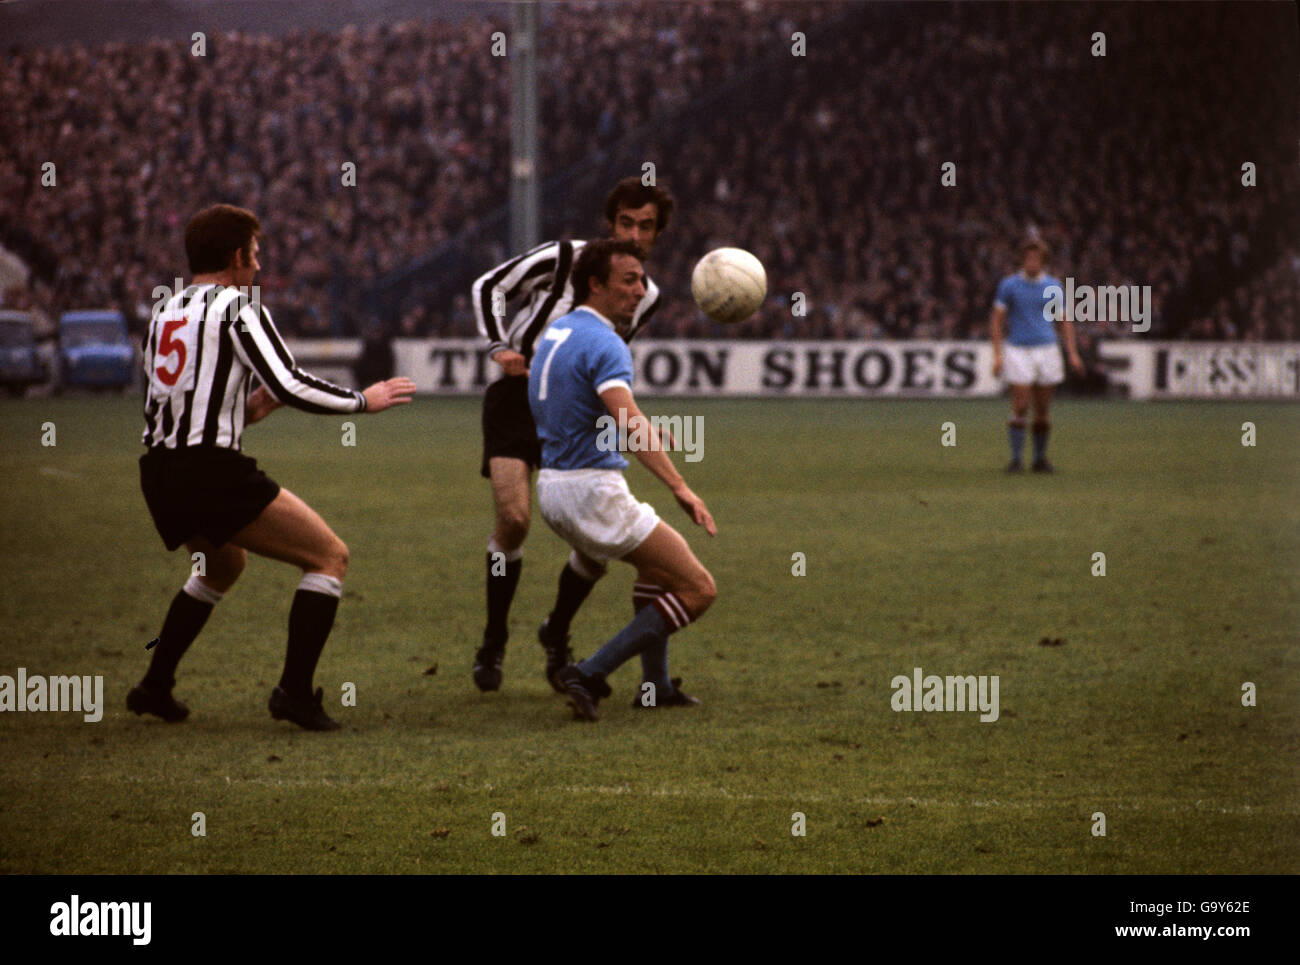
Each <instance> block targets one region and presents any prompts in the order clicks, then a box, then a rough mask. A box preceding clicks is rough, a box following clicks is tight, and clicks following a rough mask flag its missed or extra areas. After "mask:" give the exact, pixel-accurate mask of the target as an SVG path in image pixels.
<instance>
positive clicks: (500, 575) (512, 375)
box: [471, 177, 675, 691]
mask: <svg viewBox="0 0 1300 965" xmlns="http://www.w3.org/2000/svg"><path fill="white" fill-rule="evenodd" d="M674 206H675V202H674V200H673V197H672V195H671V194H669V193H668V192H667V191H666V190H664V189H663V188H661V187H658V186H655V185H645V184H643V183H642V182H641V179H640V178H637V177H628V178H624V179H623V180H621V181H619V182H618V184H617V185H615V186H614V189H613V190H612V191H611V192H610V193H609V195H608V197H606V199H605V219H606V222H607V227H608V229H609V231H610V234H611V235H612V236H613V237H614V238H616V239H619V240H623V241H632V242H635V243H637V244H638V245H640V246H641V249H642V251H644V252H645V253H647V254H648V253H649V251H650V250H651V248H652V247H653V246H654V244H655V242H656V241H657V240H658V238H659V236H660V235H661V234H662V233H663V230H664V229H665V228H666V227H667V226H668V221H669V219H670V218H671V217H672V213H673V208H674ZM586 244H587V242H585V241H549V242H547V243H545V244H542V245H538V246H537V247H536V248H533V249H532V250H531V251H527V252H525V253H524V254H522V255H519V256H518V257H516V258H512V259H510V260H509V261H507V262H505V263H504V264H501V265H498V266H496V267H495V268H493V269H492V270H491V271H489V272H487V273H485V274H484V275H483V276H482V277H480V278H479V279H478V280H477V281H475V282H474V287H473V297H472V298H471V301H472V303H473V305H474V314H475V316H476V319H477V321H478V328H479V332H480V333H481V334H482V335H483V337H484V338H486V339H487V340H488V343H489V350H490V352H491V357H492V359H493V361H495V362H496V363H497V364H498V365H500V366H501V369H502V376H501V378H500V379H498V380H497V381H495V382H493V383H492V384H491V385H490V386H488V388H487V392H486V393H485V395H484V397H483V463H482V467H481V472H482V474H483V476H484V477H485V478H487V479H489V480H491V482H492V502H493V506H494V508H495V512H496V521H495V525H494V528H493V530H492V536H491V538H490V539H489V540H488V545H487V626H486V627H485V629H484V631H483V643H482V646H480V647H479V649H478V652H477V653H476V654H475V655H474V671H473V676H474V683H475V684H476V685H477V686H478V688H479V689H480V690H482V691H490V690H497V689H499V688H500V686H501V662H502V660H503V658H504V656H505V646H506V638H507V636H508V634H509V626H508V625H509V616H510V604H511V601H512V600H513V599H514V595H515V589H516V588H517V587H518V585H519V575H520V572H521V570H522V568H523V544H524V539H525V537H527V535H528V527H529V523H530V522H531V519H532V508H531V504H530V499H529V490H530V486H531V478H532V471H533V470H534V469H536V468H537V467H538V466H539V465H540V463H541V449H540V446H539V444H538V441H537V426H536V425H535V424H534V423H533V416H532V413H531V412H530V411H529V408H528V371H529V362H530V361H531V359H532V356H533V350H534V346H535V345H536V343H537V339H538V338H539V337H540V336H541V334H542V333H543V332H544V331H545V330H546V327H547V326H548V325H549V324H550V323H551V322H552V321H554V320H555V319H557V318H559V317H560V316H562V315H565V314H567V313H568V312H569V311H570V310H571V309H572V308H573V305H574V300H573V298H574V293H573V282H572V277H571V276H572V272H573V266H574V264H575V263H576V261H577V259H578V257H579V256H580V255H581V254H582V251H583V249H584V247H585V245H586ZM658 307H659V289H658V287H657V286H656V285H655V284H654V282H652V281H650V279H648V278H647V279H646V280H645V292H644V293H643V295H642V296H641V299H640V301H639V302H638V303H637V305H636V307H635V309H634V310H633V311H632V313H631V316H630V318H629V319H628V320H627V323H626V324H625V325H624V327H623V328H622V330H621V331H620V333H619V334H620V335H621V337H622V338H623V339H624V341H631V340H632V338H633V337H634V336H635V335H636V334H637V332H638V331H640V330H641V329H642V328H643V327H644V326H645V324H646V323H647V322H648V321H649V320H650V316H651V315H653V314H654V312H655V309H657V308H658ZM512 308H513V311H514V314H513V315H511V316H510V317H509V319H508V320H507V311H509V310H511V309H512ZM601 572H603V571H597V570H596V569H593V568H591V567H589V566H586V565H584V564H583V562H582V560H581V558H580V556H579V555H578V554H574V555H572V556H570V558H569V562H568V563H567V564H566V565H565V566H564V568H563V570H562V571H561V573H560V580H559V589H558V591H557V593H556V598H555V606H554V607H553V608H552V610H551V612H550V614H549V615H548V616H547V618H546V620H545V621H544V622H543V623H542V625H541V627H540V628H539V630H538V634H537V635H538V640H539V641H540V642H541V644H542V647H543V649H544V650H545V653H546V667H545V674H546V678H547V680H551V679H552V676H553V675H554V673H555V671H556V670H558V669H559V668H560V667H563V666H565V665H566V664H567V663H569V662H570V661H571V660H572V654H571V652H570V650H569V625H570V623H571V622H572V620H573V616H574V614H575V613H576V612H577V611H578V607H580V606H581V605H582V601H583V600H585V599H586V598H587V594H588V593H590V592H591V588H592V587H593V586H594V585H595V583H596V580H598V579H599V578H600V575H601ZM552 686H555V684H554V682H553V681H552ZM557 689H558V688H557Z"/></svg>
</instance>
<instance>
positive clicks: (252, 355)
mask: <svg viewBox="0 0 1300 965" xmlns="http://www.w3.org/2000/svg"><path fill="white" fill-rule="evenodd" d="M230 334H231V337H232V338H233V339H234V343H235V351H236V353H238V355H239V358H240V361H242V362H243V363H244V364H245V365H247V366H248V367H249V368H251V369H252V370H253V371H254V372H256V373H257V377H258V378H259V379H261V380H262V384H263V385H265V386H266V389H267V391H268V392H270V393H271V394H272V395H273V396H275V398H276V401H278V402H283V403H285V404H286V405H291V406H293V407H294V408H295V409H302V410H303V411H304V412H314V413H317V414H322V413H329V412H362V411H364V410H365V408H366V397H365V396H364V395H362V394H361V393H360V392H354V391H353V390H352V389H345V388H343V387H342V386H340V385H335V384H334V383H333V382H327V381H325V380H324V379H321V378H317V377H316V376H314V375H312V374H310V373H309V372H304V371H303V370H302V369H300V368H298V365H297V363H295V362H294V360H293V356H292V355H290V354H289V349H288V348H287V347H286V346H285V344H284V341H283V339H281V338H280V333H279V332H278V331H276V329H275V325H274V323H273V322H272V321H271V315H270V313H269V312H268V311H267V310H266V308H265V307H263V306H261V305H256V306H255V305H253V304H252V303H250V302H248V301H247V300H243V303H242V305H241V307H240V309H239V314H238V315H237V316H235V318H234V319H233V320H232V321H231V323H230Z"/></svg>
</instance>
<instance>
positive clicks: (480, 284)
mask: <svg viewBox="0 0 1300 965" xmlns="http://www.w3.org/2000/svg"><path fill="white" fill-rule="evenodd" d="M559 257H560V243H559V242H557V241H547V242H545V243H543V244H540V245H538V246H537V247H536V248H533V249H532V250H530V251H526V252H524V253H523V254H522V255H518V256H516V257H514V258H511V259H510V260H509V261H507V262H503V263H502V264H500V265H497V266H496V267H495V268H493V269H492V270H491V271H488V272H486V273H484V274H483V275H480V276H479V277H478V278H477V279H476V280H475V281H474V285H473V287H472V289H471V294H470V302H471V303H472V304H473V306H474V320H475V322H477V324H478V330H479V334H480V335H482V336H483V337H484V338H485V339H487V340H488V346H489V348H488V354H489V355H490V354H492V353H495V352H497V351H500V350H501V349H503V348H515V349H516V351H517V350H518V349H517V346H513V345H512V344H511V342H512V340H511V335H512V333H511V331H510V327H509V326H508V325H507V324H506V321H505V312H504V308H505V306H506V305H507V304H509V303H510V302H512V301H514V300H515V299H517V298H521V297H524V296H527V295H531V294H532V293H533V292H535V291H536V290H537V289H539V288H545V287H546V286H547V285H550V284H553V283H554V280H555V268H556V265H557V264H558V263H559ZM494 292H500V293H501V296H500V298H499V299H498V302H497V305H498V307H500V308H502V309H503V311H502V312H501V314H500V315H498V314H497V313H496V312H494V311H493V307H494V306H493V304H492V301H493V293H494Z"/></svg>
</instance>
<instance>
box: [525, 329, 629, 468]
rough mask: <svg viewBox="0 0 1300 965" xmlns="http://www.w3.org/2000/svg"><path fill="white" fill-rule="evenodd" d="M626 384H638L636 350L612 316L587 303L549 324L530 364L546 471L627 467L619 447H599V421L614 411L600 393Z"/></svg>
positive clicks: (531, 396) (531, 395)
mask: <svg viewBox="0 0 1300 965" xmlns="http://www.w3.org/2000/svg"><path fill="white" fill-rule="evenodd" d="M620 385H621V386H623V387H624V388H626V389H631V388H632V352H631V351H630V350H629V349H628V347H627V343H626V342H624V341H623V339H621V338H620V337H619V336H618V334H617V333H616V332H615V331H614V324H613V323H612V322H611V321H610V320H609V319H607V318H605V316H603V315H601V314H600V313H599V312H597V311H596V310H595V309H593V308H589V307H587V306H583V307H582V308H577V309H574V310H573V311H572V312H570V313H569V314H567V315H562V316H561V317H559V318H557V319H556V320H555V321H553V322H551V324H550V325H549V326H547V329H546V332H545V333H544V334H543V335H542V337H541V338H539V339H538V340H537V342H536V343H535V346H534V349H533V359H532V362H531V363H530V364H529V368H528V405H529V407H530V408H531V409H532V410H533V421H534V422H536V423H537V438H538V439H539V440H541V443H542V468H543V469H623V468H625V467H626V466H627V460H626V459H624V458H623V456H622V455H620V454H619V452H618V451H617V450H613V449H609V450H605V449H601V448H600V446H598V445H597V438H598V437H599V436H600V434H601V429H600V426H598V425H597V420H598V419H599V418H600V417H601V416H604V415H609V410H608V409H606V408H605V403H604V402H602V401H601V398H600V393H602V392H604V391H605V390H607V389H610V388H613V387H615V386H620Z"/></svg>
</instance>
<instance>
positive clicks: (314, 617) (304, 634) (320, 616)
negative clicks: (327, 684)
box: [280, 590, 339, 697]
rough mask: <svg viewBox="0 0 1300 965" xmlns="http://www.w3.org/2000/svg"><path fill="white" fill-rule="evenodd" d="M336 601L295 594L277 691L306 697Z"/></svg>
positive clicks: (326, 596) (308, 592)
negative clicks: (287, 645) (278, 689)
mask: <svg viewBox="0 0 1300 965" xmlns="http://www.w3.org/2000/svg"><path fill="white" fill-rule="evenodd" d="M338 608H339V598H338V597H336V596H331V595H330V594H328V593H313V592H312V591H311V590H299V591H298V592H297V593H295V594H294V595H293V606H292V607H291V608H290V610H289V647H288V651H287V652H286V653H285V657H284V673H283V674H281V675H280V688H281V689H282V690H283V691H284V692H285V693H287V694H288V695H289V696H291V697H310V696H311V694H312V691H311V678H312V675H313V674H315V673H316V663H317V661H318V660H320V654H321V651H322V650H324V649H325V641H326V639H327V638H328V637H329V635H330V629H331V628H332V627H333V626H334V614H335V613H337V612H338Z"/></svg>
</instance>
